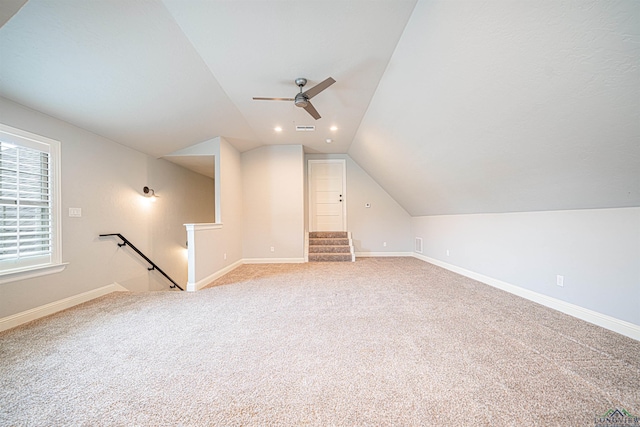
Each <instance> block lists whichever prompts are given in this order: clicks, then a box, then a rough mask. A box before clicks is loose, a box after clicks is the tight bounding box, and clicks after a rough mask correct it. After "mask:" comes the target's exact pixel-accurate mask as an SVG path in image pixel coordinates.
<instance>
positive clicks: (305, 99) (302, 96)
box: [253, 77, 336, 120]
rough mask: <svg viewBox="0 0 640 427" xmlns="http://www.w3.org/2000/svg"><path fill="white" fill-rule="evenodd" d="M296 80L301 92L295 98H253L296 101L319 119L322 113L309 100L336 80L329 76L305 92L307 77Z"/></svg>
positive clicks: (258, 99) (257, 98)
mask: <svg viewBox="0 0 640 427" xmlns="http://www.w3.org/2000/svg"><path fill="white" fill-rule="evenodd" d="M295 82H296V84H297V85H298V87H299V88H300V93H298V94H297V95H296V97H295V98H260V97H254V98H253V99H254V100H256V101H294V103H295V104H296V107H300V108H304V110H305V111H306V112H307V113H309V114H311V117H313V118H314V119H316V120H318V119H319V118H320V114H319V113H318V111H317V110H316V109H315V107H314V106H313V105H311V102H310V101H309V100H310V99H311V98H313V97H314V96H316V95H317V94H319V93H320V92H322V91H323V90H325V89H326V88H328V87H329V86H331V85H332V84H334V83H335V82H336V81H335V80H334V79H333V78H331V77H329V78H328V79H325V80H324V81H322V82H320V83H318V84H317V85H315V86H314V87H312V88H311V89H308V90H305V91H304V92H303V91H302V88H303V87H304V85H306V84H307V79H305V78H302V77H300V78H297V79H296V80H295Z"/></svg>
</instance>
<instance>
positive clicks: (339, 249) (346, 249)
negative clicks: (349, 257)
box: [309, 245, 351, 254]
mask: <svg viewBox="0 0 640 427" xmlns="http://www.w3.org/2000/svg"><path fill="white" fill-rule="evenodd" d="M309 253H310V254H314V253H315V254H319V253H325V254H327V253H334V254H335V253H348V254H350V253H351V247H350V246H347V245H343V246H329V245H309Z"/></svg>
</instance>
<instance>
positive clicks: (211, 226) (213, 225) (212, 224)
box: [183, 222, 222, 231]
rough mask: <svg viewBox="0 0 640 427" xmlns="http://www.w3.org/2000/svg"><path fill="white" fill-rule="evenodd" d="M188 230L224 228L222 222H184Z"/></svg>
mask: <svg viewBox="0 0 640 427" xmlns="http://www.w3.org/2000/svg"><path fill="white" fill-rule="evenodd" d="M183 225H184V226H185V227H186V228H187V231H189V230H193V231H201V230H218V229H220V228H222V223H221V222H208V223H198V224H183Z"/></svg>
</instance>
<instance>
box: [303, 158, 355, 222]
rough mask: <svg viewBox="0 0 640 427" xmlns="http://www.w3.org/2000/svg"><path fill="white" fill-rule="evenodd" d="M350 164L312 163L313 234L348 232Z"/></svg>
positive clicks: (333, 160)
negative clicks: (347, 165)
mask: <svg viewBox="0 0 640 427" xmlns="http://www.w3.org/2000/svg"><path fill="white" fill-rule="evenodd" d="M346 196H347V194H346V162H345V160H344V159H328V160H309V231H347V229H346V227H347V197H346Z"/></svg>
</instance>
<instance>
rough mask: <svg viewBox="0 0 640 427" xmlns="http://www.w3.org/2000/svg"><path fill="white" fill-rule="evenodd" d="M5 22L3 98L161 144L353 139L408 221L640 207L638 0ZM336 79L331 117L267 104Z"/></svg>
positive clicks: (116, 13) (119, 10) (111, 1)
mask: <svg viewBox="0 0 640 427" xmlns="http://www.w3.org/2000/svg"><path fill="white" fill-rule="evenodd" d="M23 4H24V5H23ZM3 22H4V25H3V26H2V28H0V96H2V97H5V98H7V99H10V100H13V101H15V102H18V103H20V104H23V105H25V106H27V107H30V108H33V109H35V110H38V111H41V112H44V113H46V114H49V115H51V116H54V117H57V118H60V119H62V120H65V121H67V122H70V123H72V124H75V125H76V126H79V127H82V128H84V129H87V130H89V131H91V132H94V133H96V134H99V135H102V136H105V137H107V138H109V139H111V140H113V141H116V142H119V143H121V144H124V145H127V146H130V147H132V148H135V149H137V150H139V151H142V152H145V153H148V154H150V155H152V156H156V157H161V156H165V155H168V154H170V153H172V152H175V151H178V150H181V149H184V148H186V147H189V146H192V145H194V144H197V143H199V142H202V141H205V140H207V139H211V138H214V137H217V136H223V137H225V139H227V140H228V141H230V142H231V143H232V144H234V145H235V146H236V148H238V149H239V150H240V151H246V150H250V149H252V148H256V147H259V146H262V145H268V144H272V145H276V144H302V145H304V147H305V150H306V151H307V152H313V153H349V154H350V155H351V157H352V158H353V159H354V160H355V161H356V162H358V163H359V164H360V166H362V167H363V168H364V169H365V170H367V171H368V172H369V173H370V174H371V176H372V177H373V178H374V179H375V180H376V181H377V182H378V183H379V184H380V185H381V186H382V187H383V188H385V189H386V190H387V191H388V192H389V193H390V194H391V195H392V196H393V197H394V198H395V199H396V200H397V201H398V202H399V203H400V204H401V205H402V206H403V207H404V208H405V209H406V210H407V211H408V212H409V213H410V214H412V215H429V214H455V213H481V212H510V211H535V210H551V209H579V208H607V207H621V206H640V2H637V1H635V0H611V1H607V2H604V1H600V0H595V1H593V0H584V1H581V2H575V1H568V0H566V1H565V0H542V1H535V2H533V1H528V0H521V1H507V0H490V1H487V2H478V1H475V0H460V1H454V2H452V1H448V0H434V1H432V0H419V1H417V2H416V1H415V0H376V1H373V0H336V1H327V0H284V1H264V0H263V1H258V0H256V1H244V0H237V1H201V0H163V1H160V0H141V1H132V0H95V1H84V0H29V1H27V2H26V3H25V2H24V0H7V1H5V2H3V3H2V4H0V24H2V23H3ZM329 76H331V77H333V78H334V79H335V80H336V81H337V83H335V84H334V85H332V86H331V87H329V88H328V89H326V90H325V91H324V92H322V93H321V94H319V95H318V96H317V97H315V98H313V100H312V102H313V104H314V106H315V107H316V109H317V110H318V111H319V112H320V114H321V115H322V118H321V119H319V120H314V119H313V118H312V117H311V116H309V115H308V114H307V113H306V112H305V111H304V110H302V109H300V108H298V107H295V106H294V105H293V103H292V102H284V101H254V100H252V97H254V96H263V97H293V96H294V95H295V94H296V93H297V92H298V87H297V86H296V85H295V84H294V79H295V78H297V77H305V78H307V79H308V80H309V83H308V86H307V88H308V87H311V86H313V85H315V84H317V83H319V82H320V81H322V80H324V79H325V78H327V77H329ZM296 125H315V126H316V131H315V132H295V126H296ZM276 126H279V127H281V128H282V131H281V132H276V131H275V130H274V128H275V127H276ZM332 126H336V127H337V130H334V131H332V130H330V128H331V127H332ZM327 138H330V139H331V140H332V142H331V143H326V142H325V140H326V139H327Z"/></svg>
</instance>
